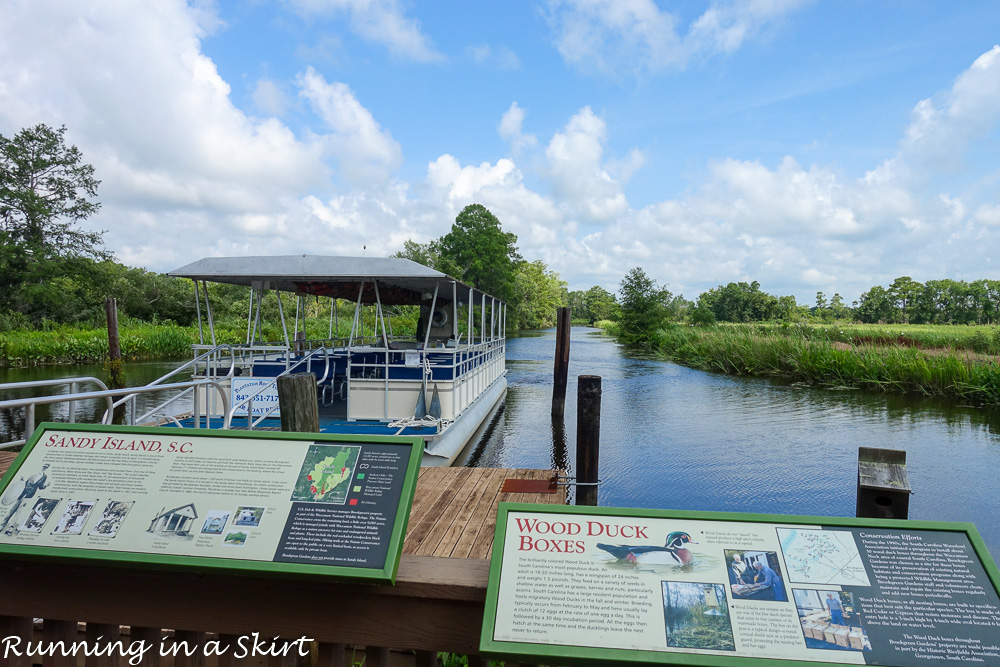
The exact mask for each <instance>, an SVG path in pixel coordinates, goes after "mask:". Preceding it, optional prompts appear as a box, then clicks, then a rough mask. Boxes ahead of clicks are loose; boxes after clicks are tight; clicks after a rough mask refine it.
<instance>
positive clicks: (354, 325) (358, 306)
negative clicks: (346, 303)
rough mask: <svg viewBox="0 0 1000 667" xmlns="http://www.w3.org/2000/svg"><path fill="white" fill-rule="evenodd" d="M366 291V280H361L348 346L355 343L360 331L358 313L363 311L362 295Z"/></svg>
mask: <svg viewBox="0 0 1000 667" xmlns="http://www.w3.org/2000/svg"><path fill="white" fill-rule="evenodd" d="M364 293H365V282H364V281H363V280H362V281H361V287H360V289H358V303H357V304H355V306H354V320H353V321H352V322H351V337H350V340H348V342H347V346H348V347H352V346H353V345H354V336H355V334H357V331H358V313H360V312H361V296H362V295H363V294H364Z"/></svg>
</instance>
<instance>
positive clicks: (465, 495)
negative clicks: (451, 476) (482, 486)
mask: <svg viewBox="0 0 1000 667" xmlns="http://www.w3.org/2000/svg"><path fill="white" fill-rule="evenodd" d="M467 470H470V471H472V472H470V474H469V475H467V476H466V478H465V482H464V483H463V484H462V485H461V486H460V487H458V488H457V489H456V491H455V494H454V495H453V496H452V497H451V498H449V499H448V503H447V505H446V506H444V507H443V508H442V511H441V513H440V514H439V518H438V520H437V521H436V522H435V524H434V526H433V527H432V528H431V531H430V532H429V533H428V534H427V536H426V537H425V538H424V541H423V542H422V543H421V545H420V547H419V548H418V549H417V552H416V553H417V555H418V556H431V555H433V554H434V552H435V551H436V550H437V548H438V547H439V546H440V545H441V541H442V540H443V539H444V536H445V535H446V534H447V533H448V529H449V528H450V527H451V525H452V524H453V523H454V522H455V519H456V517H457V516H458V515H459V514H460V513H461V511H462V508H463V507H464V506H465V505H466V503H468V502H469V497H470V496H471V495H472V494H473V493H474V492H475V490H476V488H477V487H478V486H479V481H480V480H481V479H482V478H483V471H484V470H485V469H484V468H467ZM437 504H438V506H441V505H442V504H443V503H442V500H439V501H438V503H437Z"/></svg>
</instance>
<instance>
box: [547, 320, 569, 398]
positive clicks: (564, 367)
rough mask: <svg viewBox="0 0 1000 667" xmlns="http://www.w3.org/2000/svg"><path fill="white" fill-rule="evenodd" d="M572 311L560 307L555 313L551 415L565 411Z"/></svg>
mask: <svg viewBox="0 0 1000 667" xmlns="http://www.w3.org/2000/svg"><path fill="white" fill-rule="evenodd" d="M571 315H572V311H571V310H570V309H569V308H560V309H559V310H558V313H557V314H556V360H555V368H554V371H553V378H552V416H553V417H562V416H563V415H564V414H565V413H566V376H567V374H568V373H569V330H570V322H571V319H572V317H571Z"/></svg>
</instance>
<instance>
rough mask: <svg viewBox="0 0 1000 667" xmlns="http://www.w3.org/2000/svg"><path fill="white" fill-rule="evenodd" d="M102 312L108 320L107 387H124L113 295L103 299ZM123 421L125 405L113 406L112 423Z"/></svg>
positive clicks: (116, 307)
mask: <svg viewBox="0 0 1000 667" xmlns="http://www.w3.org/2000/svg"><path fill="white" fill-rule="evenodd" d="M104 314H105V316H106V317H107V321H108V388H109V389H124V388H125V364H124V363H123V362H122V346H121V339H120V338H119V336H118V302H117V301H116V300H115V299H114V298H113V297H108V298H107V299H105V300H104ZM124 421H125V406H124V405H120V406H118V407H117V408H115V414H114V417H113V418H112V423H114V424H121V423H122V422H124Z"/></svg>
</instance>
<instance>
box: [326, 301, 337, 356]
mask: <svg viewBox="0 0 1000 667" xmlns="http://www.w3.org/2000/svg"><path fill="white" fill-rule="evenodd" d="M335 312H337V300H336V299H335V298H333V297H330V333H329V334H328V335H327V338H329V339H330V344H331V345H333V314H334V313H335Z"/></svg>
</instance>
